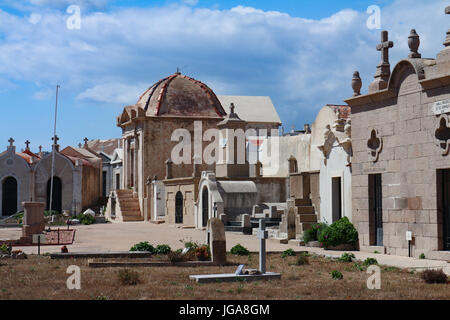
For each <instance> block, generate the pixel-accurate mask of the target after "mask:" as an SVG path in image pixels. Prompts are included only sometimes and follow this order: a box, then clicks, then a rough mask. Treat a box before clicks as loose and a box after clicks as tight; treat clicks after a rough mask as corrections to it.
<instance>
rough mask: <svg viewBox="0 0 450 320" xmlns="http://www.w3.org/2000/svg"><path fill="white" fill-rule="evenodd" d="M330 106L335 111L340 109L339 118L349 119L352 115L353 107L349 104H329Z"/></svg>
mask: <svg viewBox="0 0 450 320" xmlns="http://www.w3.org/2000/svg"><path fill="white" fill-rule="evenodd" d="M327 106H328V107H330V108H332V109H333V110H334V112H336V111H338V112H339V113H338V116H339V119H349V118H350V116H351V110H352V109H351V108H350V107H349V106H348V105H346V104H345V105H335V104H327Z"/></svg>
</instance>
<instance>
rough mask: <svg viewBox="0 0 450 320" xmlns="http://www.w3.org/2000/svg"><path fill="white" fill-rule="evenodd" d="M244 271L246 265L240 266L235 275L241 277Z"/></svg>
mask: <svg viewBox="0 0 450 320" xmlns="http://www.w3.org/2000/svg"><path fill="white" fill-rule="evenodd" d="M243 269H244V265H243V264H240V265H239V267H238V268H237V269H236V272H235V273H234V274H235V275H237V276H240V275H241V274H242V270H243Z"/></svg>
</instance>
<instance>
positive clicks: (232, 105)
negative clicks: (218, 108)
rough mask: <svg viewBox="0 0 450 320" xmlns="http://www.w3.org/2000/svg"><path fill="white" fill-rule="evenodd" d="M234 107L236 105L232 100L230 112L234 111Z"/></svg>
mask: <svg viewBox="0 0 450 320" xmlns="http://www.w3.org/2000/svg"><path fill="white" fill-rule="evenodd" d="M234 108H236V107H235V106H234V103H233V102H232V103H231V104H230V113H234Z"/></svg>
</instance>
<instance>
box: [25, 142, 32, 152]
mask: <svg viewBox="0 0 450 320" xmlns="http://www.w3.org/2000/svg"><path fill="white" fill-rule="evenodd" d="M30 143H31V142H30V141H29V140H27V141H25V146H26V150H30Z"/></svg>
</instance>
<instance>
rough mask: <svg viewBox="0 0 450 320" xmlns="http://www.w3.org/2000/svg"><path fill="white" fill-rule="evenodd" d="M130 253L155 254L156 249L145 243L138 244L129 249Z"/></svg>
mask: <svg viewBox="0 0 450 320" xmlns="http://www.w3.org/2000/svg"><path fill="white" fill-rule="evenodd" d="M130 251H147V252H150V253H155V251H156V249H155V248H154V247H153V246H152V245H151V244H150V243H148V242H147V241H145V242H139V243H137V244H135V245H134V246H132V247H131V249H130Z"/></svg>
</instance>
